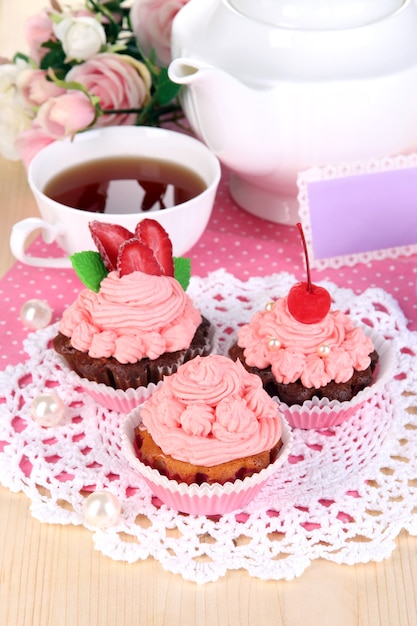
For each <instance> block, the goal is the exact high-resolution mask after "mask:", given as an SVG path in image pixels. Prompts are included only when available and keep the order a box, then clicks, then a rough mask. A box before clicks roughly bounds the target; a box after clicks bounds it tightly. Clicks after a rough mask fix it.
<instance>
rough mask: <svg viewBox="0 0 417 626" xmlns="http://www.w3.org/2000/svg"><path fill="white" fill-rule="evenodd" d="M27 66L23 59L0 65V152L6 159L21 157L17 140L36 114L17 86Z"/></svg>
mask: <svg viewBox="0 0 417 626" xmlns="http://www.w3.org/2000/svg"><path fill="white" fill-rule="evenodd" d="M27 68H28V65H27V63H25V62H23V61H21V60H18V61H17V63H5V64H3V65H0V154H2V155H3V156H4V157H5V158H6V159H12V160H18V159H19V158H20V157H19V155H18V153H17V151H16V148H15V140H16V138H17V136H18V135H19V134H20V133H21V132H22V131H24V130H27V129H28V128H30V125H31V123H32V120H33V118H34V115H35V112H34V110H33V109H32V108H31V107H28V106H27V104H26V103H25V101H24V100H23V98H22V96H21V93H20V91H19V89H18V88H17V86H16V82H17V80H18V76H19V74H20V73H21V72H22V71H26V69H27Z"/></svg>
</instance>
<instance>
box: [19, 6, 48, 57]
mask: <svg viewBox="0 0 417 626" xmlns="http://www.w3.org/2000/svg"><path fill="white" fill-rule="evenodd" d="M25 33H26V39H27V42H28V45H29V53H30V56H31V57H32V58H33V59H34V60H35V61H36V62H37V63H39V62H40V61H41V60H42V58H43V57H44V56H45V54H46V53H47V52H48V50H47V48H42V47H41V45H42V44H43V43H45V42H46V41H48V40H49V39H55V37H54V33H53V22H52V20H51V12H50V11H49V10H48V9H43V11H41V12H40V13H38V14H37V15H32V16H31V17H29V18H28V20H27V21H26V25H25Z"/></svg>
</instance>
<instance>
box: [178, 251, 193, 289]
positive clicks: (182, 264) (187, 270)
mask: <svg viewBox="0 0 417 626" xmlns="http://www.w3.org/2000/svg"><path fill="white" fill-rule="evenodd" d="M174 277H175V278H176V279H177V281H178V282H179V283H180V285H181V287H182V288H183V289H184V291H186V290H187V287H188V285H189V284H190V277H191V260H190V259H186V258H185V257H182V256H180V257H174Z"/></svg>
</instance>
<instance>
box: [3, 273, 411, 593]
mask: <svg viewBox="0 0 417 626" xmlns="http://www.w3.org/2000/svg"><path fill="white" fill-rule="evenodd" d="M294 282H296V279H295V278H294V276H291V275H289V274H286V273H283V274H275V275H272V276H268V277H265V278H251V279H250V280H248V281H247V282H241V281H239V280H237V279H236V278H234V277H233V276H232V275H230V274H227V273H226V272H225V271H223V270H219V271H217V272H215V273H213V274H211V275H210V276H209V277H207V278H196V277H194V278H193V279H192V282H191V285H190V287H189V293H190V295H191V296H192V297H193V298H194V299H195V301H196V302H198V305H199V307H200V308H201V310H202V312H203V313H204V315H206V316H207V317H208V318H209V319H210V320H211V321H212V323H213V324H215V325H216V328H217V330H216V335H215V346H214V348H215V350H217V351H219V352H226V351H227V349H228V347H229V345H230V344H231V342H232V341H233V340H234V337H235V335H234V333H235V329H236V326H237V324H238V323H242V322H246V321H247V320H248V319H249V318H250V316H251V315H252V313H253V312H254V311H255V310H257V309H260V308H263V307H264V305H265V303H266V302H268V301H269V300H270V299H271V298H272V297H275V296H280V295H284V294H285V293H287V291H288V289H289V288H290V287H291V286H292V285H293V284H294ZM321 284H323V285H325V286H326V287H327V288H328V289H329V290H330V291H331V293H332V296H333V299H334V302H335V306H336V307H338V308H340V309H342V310H344V311H346V312H349V313H350V315H351V316H352V317H353V318H354V319H355V320H357V321H362V322H363V323H366V324H368V325H371V326H373V327H374V329H375V330H376V331H377V332H379V333H380V334H381V335H383V336H384V337H386V338H387V339H388V340H389V341H390V342H391V343H392V345H393V346H394V348H395V352H396V355H397V364H396V372H395V377H394V378H393V380H392V382H390V383H389V384H388V386H387V387H386V389H385V391H384V392H383V393H382V394H381V395H379V396H378V397H375V398H374V399H373V401H371V402H370V403H369V404H368V405H367V406H366V408H364V409H363V410H362V411H361V412H360V413H359V414H358V415H356V416H354V417H353V418H351V419H350V420H349V421H348V422H345V423H344V424H342V425H341V426H338V427H335V428H332V429H329V430H327V431H311V430H310V431H302V430H297V429H295V430H294V447H293V449H292V453H291V457H290V461H291V462H289V463H288V464H287V466H286V470H285V472H283V473H281V474H280V477H279V480H278V479H274V477H272V478H271V479H270V481H269V482H268V483H267V484H266V486H265V487H264V488H263V489H262V491H261V492H260V494H259V495H258V496H257V498H256V499H255V500H253V501H252V502H251V503H250V505H248V507H247V509H246V510H244V511H240V512H237V513H230V514H227V515H224V516H222V517H218V518H206V517H203V516H190V515H184V514H179V513H178V512H176V511H175V510H172V509H169V508H167V507H166V506H164V505H161V504H160V503H159V502H157V501H155V499H153V498H152V494H151V493H150V491H149V489H148V487H147V486H146V485H145V484H144V482H143V480H142V479H141V478H140V477H139V476H137V475H136V473H135V472H134V471H133V470H132V469H131V468H130V467H129V465H128V463H127V462H126V460H125V458H124V456H123V453H122V451H121V448H120V429H119V426H120V424H121V422H122V421H123V419H124V415H122V414H120V413H115V412H112V411H109V410H106V409H104V408H102V407H100V406H99V405H97V404H96V403H95V402H94V401H93V400H92V399H91V398H90V397H89V396H88V395H86V394H85V393H84V392H82V391H81V390H80V389H77V388H74V387H73V386H72V385H71V383H69V382H68V380H66V378H65V375H64V373H63V372H62V370H60V368H59V365H58V364H57V361H56V359H55V355H54V352H53V350H51V348H50V347H49V346H50V344H49V341H50V339H51V338H52V337H53V336H54V334H55V332H56V326H52V327H48V328H46V329H44V330H41V331H37V332H35V333H32V334H31V335H30V336H29V337H28V339H27V340H26V342H25V348H26V351H27V353H28V355H29V356H28V360H27V361H26V362H25V363H21V364H19V365H17V366H13V367H12V366H9V367H8V368H7V369H6V370H5V371H4V372H1V373H0V481H1V483H2V484H3V485H4V486H6V487H7V488H9V489H11V490H12V491H23V492H24V493H26V494H27V496H28V497H29V498H30V500H31V512H32V515H33V516H34V517H35V518H37V519H38V520H40V521H41V522H49V523H56V524H83V525H85V526H86V527H88V528H90V530H91V532H92V534H93V540H94V544H95V547H96V548H97V549H98V550H99V551H100V552H102V553H103V554H105V555H107V556H109V557H111V558H112V559H118V560H125V561H127V562H130V563H133V562H136V561H140V560H141V559H146V558H148V557H154V558H155V559H157V560H158V561H160V563H161V564H162V566H163V567H164V568H165V569H166V570H168V571H170V572H173V573H178V574H181V575H182V576H183V577H184V578H185V579H187V580H191V581H195V582H198V583H205V582H209V581H214V580H217V579H218V578H219V577H221V576H223V575H224V574H225V573H226V572H227V570H232V569H239V568H243V569H245V570H247V572H248V573H249V574H250V575H251V576H256V577H259V578H261V579H275V580H277V579H287V580H289V579H292V578H294V577H295V576H300V575H301V574H302V572H303V571H304V570H305V568H306V567H308V565H309V564H310V563H311V561H312V560H313V559H317V558H319V557H321V558H324V559H328V560H331V561H334V562H336V563H348V564H353V563H359V562H367V561H381V560H382V559H385V558H387V557H388V556H389V555H390V554H391V552H392V550H393V549H394V548H395V543H394V539H395V537H396V536H397V535H398V533H399V532H400V531H401V530H402V529H406V530H407V531H408V532H409V533H410V534H413V535H417V514H416V505H417V488H416V477H417V458H416V450H417V410H416V409H415V408H414V407H415V406H416V405H417V402H416V398H415V396H416V392H417V368H416V367H415V358H416V353H417V334H416V333H412V332H410V331H408V330H407V327H406V320H405V318H404V316H403V314H402V312H401V310H400V309H399V307H398V305H397V303H396V301H395V300H394V299H393V298H392V297H391V296H390V295H388V294H387V293H386V292H384V291H383V290H380V289H368V290H367V291H365V292H364V293H363V294H361V295H359V296H355V295H354V294H353V292H352V291H351V290H348V289H341V288H338V287H336V286H335V285H333V284H331V283H325V282H323V283H321ZM55 387H56V390H57V392H58V393H59V395H60V396H61V398H62V399H63V400H64V402H65V403H66V405H67V411H66V417H65V421H64V423H63V424H62V425H60V426H57V427H55V428H41V427H40V426H38V425H37V424H36V423H35V422H33V420H32V419H31V417H30V404H31V401H32V400H33V398H35V397H36V396H37V395H39V394H40V393H41V392H43V391H44V390H45V389H46V388H51V389H52V388H55ZM94 489H98V490H101V489H106V490H110V491H111V492H112V493H114V494H115V495H116V496H117V498H118V499H119V500H120V502H121V505H122V514H121V518H120V521H119V522H118V524H117V525H115V526H113V527H111V528H108V529H106V530H101V529H100V530H98V529H96V528H91V527H89V526H88V525H87V523H86V521H85V519H84V517H83V502H84V500H85V497H86V495H88V493H89V492H91V490H94Z"/></svg>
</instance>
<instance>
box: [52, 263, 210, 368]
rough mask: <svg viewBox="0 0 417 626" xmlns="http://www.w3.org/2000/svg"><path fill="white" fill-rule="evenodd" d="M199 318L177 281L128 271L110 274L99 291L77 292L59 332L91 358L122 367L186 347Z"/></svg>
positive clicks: (62, 320) (65, 313)
mask: <svg viewBox="0 0 417 626" xmlns="http://www.w3.org/2000/svg"><path fill="white" fill-rule="evenodd" d="M201 319H202V318H201V314H200V312H199V311H198V310H197V309H196V308H195V307H194V305H193V303H192V301H191V299H190V297H189V296H188V295H187V294H186V293H185V292H184V290H183V289H182V287H181V285H180V284H179V283H178V281H177V280H175V279H174V278H172V277H170V276H152V275H149V274H144V273H143V272H132V273H131V274H126V275H125V276H123V277H122V278H119V276H118V275H117V273H116V272H111V273H110V274H109V275H108V276H107V277H106V278H105V279H104V280H103V281H102V283H101V286H100V291H99V292H98V293H94V292H93V291H90V290H89V289H84V290H82V291H81V292H80V294H79V295H78V297H77V299H76V300H75V302H73V304H72V305H71V306H70V307H69V308H68V309H66V310H65V311H64V314H63V316H62V319H61V322H60V325H59V330H60V331H61V333H62V334H64V335H66V336H67V337H70V338H71V344H72V346H73V347H74V348H76V349H77V350H80V351H81V352H88V354H89V355H90V356H91V357H93V358H98V357H110V356H113V357H114V358H116V359H117V360H118V361H120V363H136V362H137V361H140V360H141V359H143V358H144V357H148V358H150V359H156V358H158V357H159V356H160V355H161V354H164V353H165V352H175V351H177V350H184V349H186V348H188V347H189V345H190V343H191V340H192V338H193V336H194V334H195V331H196V329H197V327H198V326H199V324H200V323H201Z"/></svg>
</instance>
